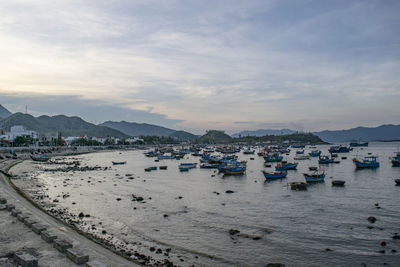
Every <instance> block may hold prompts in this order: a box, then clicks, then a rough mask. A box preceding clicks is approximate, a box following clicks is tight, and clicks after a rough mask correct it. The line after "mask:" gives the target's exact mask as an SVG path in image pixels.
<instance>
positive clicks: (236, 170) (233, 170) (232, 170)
mask: <svg viewBox="0 0 400 267" xmlns="http://www.w3.org/2000/svg"><path fill="white" fill-rule="evenodd" d="M221 172H222V173H223V174H224V175H242V174H244V173H245V172H246V168H245V167H227V168H224V169H223V170H222V171H221Z"/></svg>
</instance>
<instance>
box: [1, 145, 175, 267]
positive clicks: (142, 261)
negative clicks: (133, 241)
mask: <svg viewBox="0 0 400 267" xmlns="http://www.w3.org/2000/svg"><path fill="white" fill-rule="evenodd" d="M119 150H125V151H126V150H132V149H121V148H113V149H102V150H99V149H93V150H88V151H79V152H70V153H68V152H67V153H60V154H52V155H49V158H54V157H60V156H61V157H68V156H76V155H83V154H91V153H99V152H113V151H119ZM133 150H135V149H133ZM29 160H30V157H29V158H26V159H24V160H20V161H17V162H13V163H12V164H10V165H8V166H7V167H6V168H5V172H4V173H3V174H4V176H5V178H6V181H7V182H8V184H9V185H10V186H11V187H12V188H13V189H14V190H15V191H16V192H17V193H18V194H19V195H20V196H22V197H23V198H24V199H26V200H27V201H28V202H29V203H30V204H31V205H32V206H34V207H35V208H37V209H39V210H40V211H41V212H43V213H45V214H46V215H48V216H50V217H52V218H53V219H55V220H57V221H58V222H59V223H60V224H62V225H64V226H66V227H68V228H70V229H71V230H73V231H75V232H76V233H78V234H79V235H81V236H83V237H85V238H87V239H88V240H90V241H92V242H94V243H96V244H98V245H100V246H102V247H103V248H105V249H107V250H109V251H110V252H112V253H114V254H115V255H118V256H120V257H122V258H124V259H126V260H128V261H130V262H132V264H139V265H143V266H153V265H155V266H177V265H175V264H174V263H173V262H171V261H169V260H168V259H164V261H163V262H160V261H158V260H157V259H156V258H152V257H151V256H146V255H145V254H141V253H139V252H135V253H129V252H127V251H125V250H124V249H121V248H120V249H118V248H117V246H116V245H114V244H113V242H112V241H108V240H107V239H106V238H101V237H98V236H96V235H95V234H94V233H90V232H88V231H85V230H83V229H80V228H79V226H82V225H80V224H75V223H69V222H67V221H66V220H63V218H61V217H58V216H57V215H59V214H58V213H57V212H55V213H52V212H51V211H52V210H48V209H47V208H46V206H42V205H41V204H40V203H39V202H37V201H35V200H34V199H33V198H32V197H31V196H30V194H29V193H28V192H25V191H24V189H22V188H20V187H19V186H18V185H16V184H15V183H14V181H12V180H13V177H14V178H16V177H18V176H21V174H19V175H16V176H14V175H12V174H10V173H9V171H10V170H11V169H12V168H14V167H16V166H17V165H19V164H22V163H24V162H26V161H29ZM30 171H31V172H33V171H34V169H31V170H30ZM21 177H22V176H21ZM21 177H20V178H21ZM17 179H18V178H17ZM32 183H35V182H32ZM47 204H48V205H51V204H50V203H47ZM66 210H67V209H65V211H66ZM65 211H64V215H65ZM66 217H69V218H70V220H71V221H72V220H73V219H76V218H75V217H73V214H72V213H71V214H69V216H66ZM167 251H168V250H167Z"/></svg>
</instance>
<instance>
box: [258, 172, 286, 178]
mask: <svg viewBox="0 0 400 267" xmlns="http://www.w3.org/2000/svg"><path fill="white" fill-rule="evenodd" d="M262 173H263V174H264V177H265V179H266V180H275V179H283V178H286V176H287V171H280V172H266V171H262Z"/></svg>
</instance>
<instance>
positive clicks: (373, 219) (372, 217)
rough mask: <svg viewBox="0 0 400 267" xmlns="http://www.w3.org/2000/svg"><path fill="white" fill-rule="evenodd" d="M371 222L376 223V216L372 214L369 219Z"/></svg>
mask: <svg viewBox="0 0 400 267" xmlns="http://www.w3.org/2000/svg"><path fill="white" fill-rule="evenodd" d="M367 220H368V221H369V222H370V223H375V222H376V218H375V217H374V216H370V217H368V219H367Z"/></svg>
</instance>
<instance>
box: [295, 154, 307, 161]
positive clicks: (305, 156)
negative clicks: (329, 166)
mask: <svg viewBox="0 0 400 267" xmlns="http://www.w3.org/2000/svg"><path fill="white" fill-rule="evenodd" d="M293 159H294V160H307V159H310V156H308V155H300V156H297V157H294V158H293Z"/></svg>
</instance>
